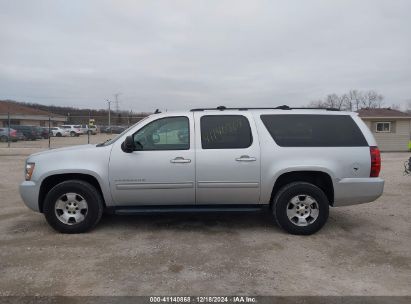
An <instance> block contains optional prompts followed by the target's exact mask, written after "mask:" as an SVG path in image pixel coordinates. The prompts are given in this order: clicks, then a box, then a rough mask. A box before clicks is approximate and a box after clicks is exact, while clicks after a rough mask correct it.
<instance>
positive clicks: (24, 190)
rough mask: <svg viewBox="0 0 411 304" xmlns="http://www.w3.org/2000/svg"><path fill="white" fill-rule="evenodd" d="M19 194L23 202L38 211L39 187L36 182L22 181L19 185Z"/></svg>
mask: <svg viewBox="0 0 411 304" xmlns="http://www.w3.org/2000/svg"><path fill="white" fill-rule="evenodd" d="M19 191H20V196H21V198H22V199H23V202H24V203H25V204H26V206H27V207H29V208H30V209H31V210H34V211H37V212H40V208H39V201H38V199H39V188H38V186H37V184H36V183H35V182H33V181H24V182H22V183H21V184H20V187H19Z"/></svg>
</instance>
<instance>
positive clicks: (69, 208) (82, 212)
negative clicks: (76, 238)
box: [54, 193, 88, 225]
mask: <svg viewBox="0 0 411 304" xmlns="http://www.w3.org/2000/svg"><path fill="white" fill-rule="evenodd" d="M54 211H55V213H56V216H57V218H58V219H59V221H60V222H62V223H63V224H66V225H74V224H78V223H81V222H82V221H83V220H84V219H85V218H86V215H87V212H88V205H87V201H86V200H85V199H84V198H83V197H82V196H81V195H80V194H77V193H66V194H63V195H62V196H60V197H59V199H58V200H57V202H56V204H55V207H54Z"/></svg>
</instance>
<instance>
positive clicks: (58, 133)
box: [50, 127, 70, 137]
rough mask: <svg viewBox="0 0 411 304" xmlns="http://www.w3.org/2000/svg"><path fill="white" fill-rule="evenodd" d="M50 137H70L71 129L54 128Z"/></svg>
mask: <svg viewBox="0 0 411 304" xmlns="http://www.w3.org/2000/svg"><path fill="white" fill-rule="evenodd" d="M50 133H51V134H50V135H51V136H55V137H63V136H64V137H65V136H70V130H69V129H67V128H66V129H63V128H59V127H53V128H51V129H50Z"/></svg>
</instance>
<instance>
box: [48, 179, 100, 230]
mask: <svg viewBox="0 0 411 304" xmlns="http://www.w3.org/2000/svg"><path fill="white" fill-rule="evenodd" d="M71 192H73V193H76V194H79V195H81V196H82V197H83V198H84V199H85V200H86V201H87V213H86V215H85V217H84V220H82V221H81V222H79V223H75V224H71V225H70V224H65V223H63V222H61V221H60V220H59V218H58V217H57V215H56V211H55V206H56V203H57V201H58V199H59V198H60V197H61V196H63V195H64V194H66V193H71ZM103 209H104V207H103V199H102V198H101V195H100V193H99V192H98V191H97V189H96V188H95V187H94V186H92V185H91V184H89V183H87V182H84V181H81V180H68V181H65V182H62V183H60V184H58V185H56V186H54V187H53V188H52V189H51V190H50V191H49V192H48V193H47V195H46V198H45V200H44V207H43V213H44V215H45V217H46V220H47V222H48V223H49V225H50V226H51V227H53V228H54V229H55V230H57V231H59V232H61V233H83V232H87V231H89V230H90V229H92V228H93V227H94V226H95V225H97V223H98V222H99V221H100V219H101V216H102V214H103Z"/></svg>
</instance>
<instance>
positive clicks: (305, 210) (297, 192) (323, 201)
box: [272, 182, 329, 235]
mask: <svg viewBox="0 0 411 304" xmlns="http://www.w3.org/2000/svg"><path fill="white" fill-rule="evenodd" d="M272 211H273V215H274V218H275V221H276V222H277V224H278V225H279V226H280V227H281V228H283V229H284V230H286V231H287V232H289V233H291V234H301V235H309V234H313V233H315V232H317V231H318V230H320V229H321V228H322V227H323V226H324V224H325V223H326V221H327V219H328V212H329V202H328V199H327V196H326V195H325V193H324V192H323V191H322V190H321V189H320V188H319V187H317V186H316V185H313V184H311V183H307V182H293V183H290V184H288V185H285V186H284V187H282V188H281V189H280V190H279V191H278V192H277V194H276V195H275V197H274V200H273V204H272Z"/></svg>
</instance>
